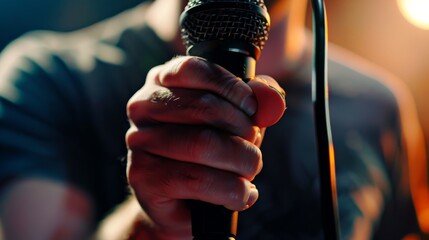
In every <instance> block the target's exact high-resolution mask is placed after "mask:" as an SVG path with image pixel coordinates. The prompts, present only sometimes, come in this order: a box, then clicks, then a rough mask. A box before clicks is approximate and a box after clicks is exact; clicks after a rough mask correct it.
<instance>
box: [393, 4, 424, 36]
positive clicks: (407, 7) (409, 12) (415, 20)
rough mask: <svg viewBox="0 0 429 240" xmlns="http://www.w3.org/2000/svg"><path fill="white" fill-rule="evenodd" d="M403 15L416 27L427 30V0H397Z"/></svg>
mask: <svg viewBox="0 0 429 240" xmlns="http://www.w3.org/2000/svg"><path fill="white" fill-rule="evenodd" d="M397 1H398V5H399V9H400V10H401V12H402V14H403V15H404V17H405V18H406V19H407V20H408V21H409V22H410V23H411V24H413V25H415V26H416V27H419V28H422V29H427V30H429V0H397Z"/></svg>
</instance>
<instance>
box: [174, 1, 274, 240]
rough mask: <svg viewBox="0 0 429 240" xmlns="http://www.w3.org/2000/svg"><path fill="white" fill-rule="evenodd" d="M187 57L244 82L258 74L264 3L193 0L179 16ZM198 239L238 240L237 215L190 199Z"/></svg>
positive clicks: (267, 23) (264, 31)
mask: <svg viewBox="0 0 429 240" xmlns="http://www.w3.org/2000/svg"><path fill="white" fill-rule="evenodd" d="M180 23H181V26H182V30H181V31H182V39H183V42H184V44H185V46H186V47H187V54H188V55H191V56H199V57H203V58H205V59H207V60H208V61H210V62H212V63H216V64H218V65H220V66H222V67H224V68H225V69H227V70H228V71H230V72H232V73H233V74H234V75H236V76H237V77H240V78H241V79H243V80H244V81H248V80H249V79H252V78H253V77H254V76H255V68H256V60H257V59H258V58H259V55H260V52H261V50H262V48H263V46H264V44H265V41H266V40H267V38H268V30H269V26H270V18H269V15H268V12H267V10H266V7H265V5H264V2H263V0H190V1H189V2H188V5H187V6H186V8H185V10H184V12H183V13H182V15H181V19H180ZM189 206H190V210H191V217H192V234H193V236H194V240H234V239H235V237H236V235H237V222H238V212H237V211H231V210H228V209H226V208H224V207H223V206H218V205H213V204H209V203H206V202H201V201H198V200H190V201H189Z"/></svg>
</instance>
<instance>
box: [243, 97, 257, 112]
mask: <svg viewBox="0 0 429 240" xmlns="http://www.w3.org/2000/svg"><path fill="white" fill-rule="evenodd" d="M257 107H258V103H257V102H256V98H255V97H254V96H253V95H248V96H247V97H245V98H244V99H243V101H242V102H241V106H240V108H241V109H242V110H243V111H244V112H245V113H247V115H249V116H252V115H253V114H255V112H256V108H257Z"/></svg>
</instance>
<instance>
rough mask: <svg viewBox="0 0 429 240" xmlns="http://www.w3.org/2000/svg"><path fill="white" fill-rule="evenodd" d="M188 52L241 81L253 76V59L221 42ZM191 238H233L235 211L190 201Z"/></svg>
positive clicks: (193, 48)
mask: <svg viewBox="0 0 429 240" xmlns="http://www.w3.org/2000/svg"><path fill="white" fill-rule="evenodd" d="M188 55H191V56H199V57H203V58H205V59H207V60H208V61H209V62H212V63H216V64H218V65H220V66H222V67H224V68H225V69H227V70H228V71H230V72H231V73H233V74H234V75H236V76H237V77H240V78H241V79H243V80H244V81H248V80H249V79H252V78H253V77H254V76H255V67H256V60H255V59H254V58H253V57H251V56H249V55H248V54H247V53H243V52H242V51H241V50H240V49H236V48H230V47H226V46H225V44H224V43H223V42H221V41H214V42H202V43H200V44H198V45H195V46H193V47H192V48H190V49H188ZM189 207H190V210H191V218H192V235H193V236H194V240H235V237H236V235H237V222H238V212H237V211H231V210H229V209H227V208H225V207H223V206H220V205H214V204H210V203H206V202H202V201H198V200H190V201H189Z"/></svg>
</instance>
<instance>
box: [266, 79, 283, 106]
mask: <svg viewBox="0 0 429 240" xmlns="http://www.w3.org/2000/svg"><path fill="white" fill-rule="evenodd" d="M268 87H270V88H271V89H273V90H275V91H276V92H277V93H278V94H279V95H280V97H281V98H282V99H283V102H284V103H286V92H284V91H283V89H282V90H279V89H278V88H276V87H274V86H272V85H269V84H268ZM285 105H286V104H285Z"/></svg>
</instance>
